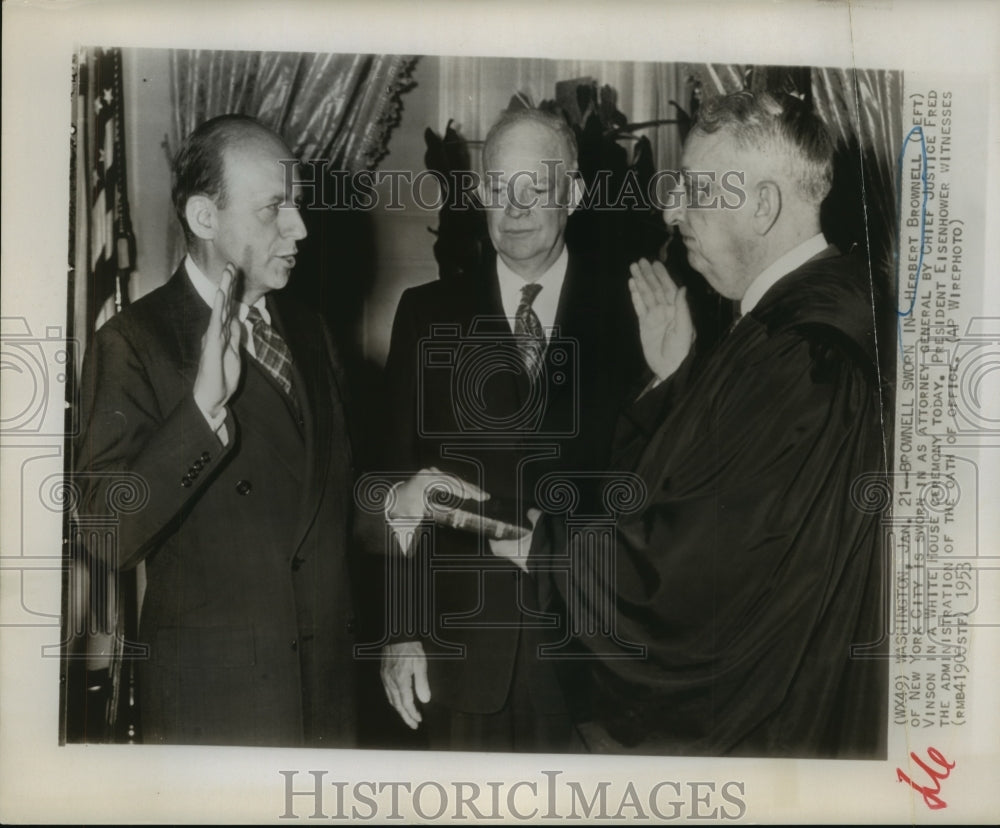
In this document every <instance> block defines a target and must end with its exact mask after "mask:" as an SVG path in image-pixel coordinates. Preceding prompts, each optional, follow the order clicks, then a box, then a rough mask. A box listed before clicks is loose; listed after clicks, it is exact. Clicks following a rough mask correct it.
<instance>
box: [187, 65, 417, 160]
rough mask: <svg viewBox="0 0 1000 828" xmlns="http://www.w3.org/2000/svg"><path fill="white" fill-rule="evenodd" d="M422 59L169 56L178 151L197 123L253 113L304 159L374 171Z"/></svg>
mask: <svg viewBox="0 0 1000 828" xmlns="http://www.w3.org/2000/svg"><path fill="white" fill-rule="evenodd" d="M416 61H417V58H416V57H413V56H408V55H334V54H311V53H309V54H305V53H294V52H235V51H232V52H230V51H217V50H211V51H206V50H175V51H173V52H171V55H170V68H171V89H172V94H173V101H172V103H173V109H174V125H175V132H174V136H173V140H172V147H171V151H173V150H175V149H176V147H177V145H178V144H179V142H180V140H182V139H183V138H184V136H186V135H188V134H189V133H190V132H191V131H192V130H193V129H194V128H195V127H196V126H197V125H198V124H200V123H201V122H203V121H205V120H208V119H209V118H213V117H215V116H216V115H223V114H226V113H240V114H244V115H252V116H253V117H255V118H257V119H259V120H260V121H261V122H262V123H263V124H265V125H266V126H268V127H270V128H271V129H273V130H275V131H276V132H278V133H279V134H281V135H282V136H283V137H284V138H285V140H286V141H287V142H288V144H289V146H290V147H291V149H292V151H293V152H294V153H295V154H296V155H297V156H299V157H300V158H303V159H320V158H326V159H330V160H331V161H332V162H333V164H334V166H335V167H337V168H339V169H344V170H348V171H350V172H356V171H358V170H363V169H374V168H375V167H376V166H377V165H378V163H379V162H380V161H381V160H382V159H383V158H384V157H385V156H386V154H387V153H388V142H389V136H390V134H391V132H392V129H393V128H394V127H395V126H397V125H398V123H399V118H400V113H401V111H402V101H401V96H402V94H403V93H404V92H406V91H407V90H409V89H411V88H412V87H413V82H412V80H411V74H412V72H413V68H414V66H415V65H416Z"/></svg>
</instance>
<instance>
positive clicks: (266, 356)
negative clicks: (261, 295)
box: [247, 307, 297, 406]
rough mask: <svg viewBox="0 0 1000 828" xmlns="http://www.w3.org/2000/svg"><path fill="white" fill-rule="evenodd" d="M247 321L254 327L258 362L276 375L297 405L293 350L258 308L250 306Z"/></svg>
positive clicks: (278, 381)
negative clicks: (293, 384)
mask: <svg viewBox="0 0 1000 828" xmlns="http://www.w3.org/2000/svg"><path fill="white" fill-rule="evenodd" d="M247 321H248V322H249V323H250V325H251V328H252V329H253V347H254V351H255V352H256V354H255V355H256V359H257V362H259V363H260V364H261V365H262V366H263V367H264V368H265V369H266V370H267V372H268V373H269V374H270V375H271V376H272V377H274V379H275V381H276V382H277V383H278V385H280V386H281V387H282V388H283V389H284V391H285V393H286V394H287V395H288V396H289V398H290V399H291V400H292V402H293V403H296V406H297V400H296V399H295V395H294V394H293V393H292V352H291V351H289V350H288V346H287V345H286V344H285V340H284V339H282V338H281V334H279V333H278V332H277V331H276V330H275V329H274V328H272V327H271V326H270V325H268V324H267V322H265V321H264V317H263V316H261V313H260V311H259V310H257V308H255V307H251V308H250V310H249V311H248V312H247Z"/></svg>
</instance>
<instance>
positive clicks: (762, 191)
mask: <svg viewBox="0 0 1000 828" xmlns="http://www.w3.org/2000/svg"><path fill="white" fill-rule="evenodd" d="M755 195H756V196H757V206H756V208H755V209H754V214H753V226H754V229H755V230H756V231H757V235H758V236H766V235H767V234H768V233H769V232H770V230H771V228H772V227H774V223H775V222H776V221H777V220H778V216H779V215H781V188H780V187H779V186H778V185H777V184H776V183H775V182H774V181H761V182H760V184H758V185H757V190H756V193H755Z"/></svg>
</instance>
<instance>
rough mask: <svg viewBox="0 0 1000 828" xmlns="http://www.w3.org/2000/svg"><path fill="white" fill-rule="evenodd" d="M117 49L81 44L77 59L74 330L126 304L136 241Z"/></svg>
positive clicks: (86, 328)
mask: <svg viewBox="0 0 1000 828" xmlns="http://www.w3.org/2000/svg"><path fill="white" fill-rule="evenodd" d="M121 62H122V58H121V50H120V49H100V48H87V49H82V50H81V51H80V53H79V56H78V63H77V96H76V113H75V114H76V119H75V124H74V138H75V140H76V142H77V144H76V152H75V154H74V155H75V163H76V165H77V168H76V178H77V195H78V199H77V206H76V209H77V216H76V227H77V233H76V244H77V245H79V246H85V248H86V249H85V250H80V249H78V250H77V251H76V254H77V255H76V257H75V269H76V279H77V280H83V283H82V284H81V283H79V282H78V290H82V292H85V295H86V300H85V311H84V317H85V318H84V319H78V320H77V322H78V323H82V324H79V325H78V326H77V331H78V332H79V333H80V334H84V336H83V337H81V338H82V339H84V341H89V339H90V335H91V334H92V333H93V331H94V329H95V328H97V327H100V324H101V323H102V322H103V321H104V320H105V319H107V318H108V317H109V316H111V315H112V314H114V313H117V312H118V311H120V310H121V309H122V308H123V307H124V306H125V305H127V304H128V300H129V296H128V283H129V275H130V273H131V270H132V266H133V262H134V250H135V241H134V239H133V236H132V227H131V220H130V216H129V206H128V192H127V187H126V179H125V141H124V109H123V88H122V71H121Z"/></svg>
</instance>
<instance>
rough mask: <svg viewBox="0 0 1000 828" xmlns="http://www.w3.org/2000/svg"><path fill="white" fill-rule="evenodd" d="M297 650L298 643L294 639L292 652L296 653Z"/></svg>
mask: <svg viewBox="0 0 1000 828" xmlns="http://www.w3.org/2000/svg"><path fill="white" fill-rule="evenodd" d="M298 649H299V642H298V641H296V640H295V639H294V638H293V639H292V652H293V653H294V652H296V651H297V650H298Z"/></svg>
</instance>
